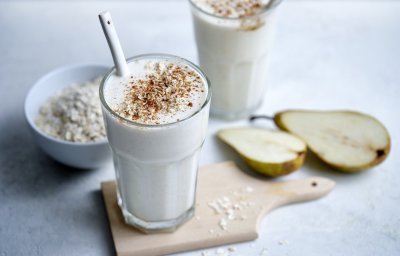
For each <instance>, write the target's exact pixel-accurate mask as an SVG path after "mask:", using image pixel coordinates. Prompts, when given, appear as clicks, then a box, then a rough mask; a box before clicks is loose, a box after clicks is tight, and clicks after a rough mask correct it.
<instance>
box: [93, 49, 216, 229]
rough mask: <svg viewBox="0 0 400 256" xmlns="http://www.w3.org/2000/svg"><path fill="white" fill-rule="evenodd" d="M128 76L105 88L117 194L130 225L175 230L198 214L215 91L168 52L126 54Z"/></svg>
mask: <svg viewBox="0 0 400 256" xmlns="http://www.w3.org/2000/svg"><path fill="white" fill-rule="evenodd" d="M128 66H129V69H130V71H131V76H129V77H119V76H117V75H116V73H115V70H112V71H111V73H110V74H108V75H107V76H106V77H105V79H104V81H103V83H102V85H101V88H100V98H101V101H102V106H103V113H104V118H105V123H106V130H107V137H108V141H109V143H110V146H111V148H112V151H113V158H114V165H115V170H116V177H117V185H118V197H119V198H118V201H119V205H120V208H121V210H122V212H123V216H124V218H125V221H126V222H127V223H128V224H131V225H134V226H136V227H139V228H140V229H142V230H144V231H146V232H151V231H156V230H173V229H175V228H176V227H177V226H178V225H179V224H181V223H183V222H184V221H186V220H187V219H189V218H190V217H191V216H192V214H193V209H194V202H195V191H196V179H197V168H198V158H199V154H200V150H201V147H202V144H203V142H204V139H205V136H206V129H207V123H208V113H209V102H210V92H209V88H208V87H209V85H208V82H207V79H206V77H205V75H204V74H203V73H202V72H201V70H199V69H198V68H197V67H196V66H195V65H193V64H192V63H190V62H188V61H186V60H184V59H181V58H179V57H175V56H170V55H143V56H138V57H134V58H131V59H129V60H128Z"/></svg>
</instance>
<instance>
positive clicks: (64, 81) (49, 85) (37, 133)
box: [25, 64, 111, 169]
mask: <svg viewBox="0 0 400 256" xmlns="http://www.w3.org/2000/svg"><path fill="white" fill-rule="evenodd" d="M109 69H110V67H107V66H103V65H96V64H82V65H72V66H67V67H62V68H59V69H56V70H53V71H51V72H50V73H48V74H46V75H45V76H43V77H42V78H41V79H39V81H37V82H36V83H35V84H34V85H33V86H32V88H31V89H30V91H29V93H28V95H27V97H26V99H25V116H26V119H27V120H28V123H29V126H30V127H31V130H32V132H33V136H34V139H35V141H36V143H37V144H38V145H39V147H40V148H41V149H42V150H43V151H44V152H46V153H47V154H48V155H49V156H51V157H52V158H54V159H55V160H57V161H59V162H61V163H63V164H65V165H69V166H73V167H77V168H84V169H92V168H98V167H101V166H102V165H104V164H105V163H107V162H108V161H110V160H111V150H110V148H109V145H108V142H107V139H104V140H101V141H96V142H88V143H76V142H68V141H64V140H60V139H56V138H53V137H51V136H49V135H47V134H45V133H43V132H42V131H41V130H39V128H38V127H37V126H36V124H35V119H36V117H37V115H38V113H39V109H40V107H41V106H42V105H43V103H44V102H45V101H46V100H47V99H48V98H49V97H50V96H52V95H54V94H55V93H56V92H57V91H59V90H61V89H62V88H64V87H67V86H69V85H71V84H72V83H82V82H85V81H89V80H92V79H94V78H96V77H98V76H102V75H104V74H105V73H106V72H107V71H108V70H109Z"/></svg>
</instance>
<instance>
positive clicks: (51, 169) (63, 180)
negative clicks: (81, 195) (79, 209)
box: [0, 118, 92, 198]
mask: <svg viewBox="0 0 400 256" xmlns="http://www.w3.org/2000/svg"><path fill="white" fill-rule="evenodd" d="M0 131H1V132H2V135H1V137H0V151H1V157H0V169H1V172H0V188H1V192H2V193H3V194H4V195H5V196H6V195H8V194H12V196H13V197H16V196H19V195H20V196H22V197H24V198H26V197H27V196H28V197H40V196H47V195H49V194H51V193H54V192H55V191H58V190H62V188H63V187H64V186H66V185H68V184H71V183H73V182H75V181H76V180H77V179H80V178H82V177H85V176H88V175H90V173H91V172H92V171H91V170H80V169H75V168H72V167H68V166H66V165H63V164H60V163H58V162H56V161H54V160H53V159H51V158H50V157H48V156H47V155H46V154H45V153H44V152H43V151H41V150H40V149H39V148H38V147H37V146H36V144H35V142H34V140H33V136H32V135H31V134H30V131H29V129H28V124H27V123H26V122H25V120H23V119H22V118H21V119H16V118H10V119H9V122H5V123H2V124H0Z"/></svg>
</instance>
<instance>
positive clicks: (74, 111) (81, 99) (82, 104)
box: [35, 77, 106, 142]
mask: <svg viewBox="0 0 400 256" xmlns="http://www.w3.org/2000/svg"><path fill="white" fill-rule="evenodd" d="M101 79H102V78H101V77H98V78H96V79H94V80H92V81H87V82H84V83H78V84H71V85H70V86H68V87H66V88H64V89H62V90H61V91H59V92H57V93H56V94H55V95H54V96H52V97H50V98H49V99H48V100H47V101H46V102H45V103H44V104H43V105H42V106H41V108H40V110H39V114H38V116H37V118H36V120H35V123H36V125H37V126H38V127H39V129H40V130H41V131H43V132H44V133H46V134H48V135H50V136H52V137H54V138H57V139H62V140H66V141H71V142H90V141H97V140H100V139H104V138H105V137H106V132H105V129H104V123H103V116H102V112H101V105H100V100H99V85H100V82H101Z"/></svg>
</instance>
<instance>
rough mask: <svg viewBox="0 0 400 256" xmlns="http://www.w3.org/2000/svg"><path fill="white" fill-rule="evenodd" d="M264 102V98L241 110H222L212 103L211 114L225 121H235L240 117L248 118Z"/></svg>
mask: <svg viewBox="0 0 400 256" xmlns="http://www.w3.org/2000/svg"><path fill="white" fill-rule="evenodd" d="M261 104H262V100H260V101H259V102H258V103H257V104H256V105H255V106H254V107H252V108H249V109H243V110H240V111H221V110H218V109H215V108H213V106H212V104H211V109H210V115H211V117H213V118H217V119H221V120H225V121H234V120H239V119H244V118H248V117H249V116H250V115H251V114H253V113H254V112H255V111H256V110H257V109H258V108H259V107H260V106H261Z"/></svg>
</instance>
